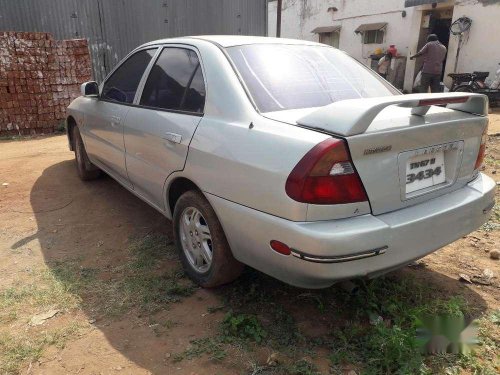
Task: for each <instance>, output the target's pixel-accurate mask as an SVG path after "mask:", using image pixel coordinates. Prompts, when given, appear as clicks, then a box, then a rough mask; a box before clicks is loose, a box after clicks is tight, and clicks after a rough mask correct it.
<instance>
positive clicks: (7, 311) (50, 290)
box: [0, 270, 81, 321]
mask: <svg viewBox="0 0 500 375" xmlns="http://www.w3.org/2000/svg"><path fill="white" fill-rule="evenodd" d="M33 278H34V280H33V281H32V282H31V283H29V284H22V283H21V282H18V283H16V284H14V285H12V286H10V287H7V288H5V289H2V290H0V321H4V320H6V319H7V320H12V319H13V318H17V317H18V316H19V315H26V314H30V313H33V312H34V311H35V310H39V309H42V308H48V307H52V308H58V309H62V310H64V309H71V308H74V307H76V306H78V305H79V304H80V302H81V298H80V297H79V296H78V295H76V294H74V293H73V291H72V290H70V289H69V288H68V284H67V283H66V282H65V281H64V280H61V279H60V278H59V277H58V276H57V275H56V274H55V273H53V272H52V270H43V271H40V272H38V273H36V274H35V275H34V276H33Z"/></svg>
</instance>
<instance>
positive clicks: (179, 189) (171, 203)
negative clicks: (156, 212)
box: [166, 176, 203, 218]
mask: <svg viewBox="0 0 500 375" xmlns="http://www.w3.org/2000/svg"><path fill="white" fill-rule="evenodd" d="M189 190H196V191H199V192H201V193H202V194H203V192H202V190H201V189H200V188H199V187H198V185H196V184H195V183H194V182H193V181H192V180H190V179H189V178H187V177H183V176H179V177H176V178H174V179H173V180H172V181H171V182H170V184H169V185H168V190H167V202H166V203H167V205H166V206H167V207H166V208H167V214H169V216H170V218H173V215H174V208H175V203H176V202H177V200H178V199H179V198H180V196H181V195H182V194H184V193H185V192H187V191H189Z"/></svg>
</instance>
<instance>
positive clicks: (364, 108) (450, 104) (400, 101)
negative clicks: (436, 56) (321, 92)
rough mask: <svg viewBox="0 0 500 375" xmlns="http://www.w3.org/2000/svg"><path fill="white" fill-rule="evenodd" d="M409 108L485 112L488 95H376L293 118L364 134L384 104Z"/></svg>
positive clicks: (343, 132)
mask: <svg viewBox="0 0 500 375" xmlns="http://www.w3.org/2000/svg"><path fill="white" fill-rule="evenodd" d="M391 105H394V106H398V107H404V108H412V111H411V113H412V115H416V116H424V115H425V114H426V113H427V111H428V110H429V108H430V106H432V105H443V106H446V108H450V109H455V110H457V111H462V112H467V113H471V114H474V115H478V116H487V115H488V97H487V96H486V95H481V94H473V93H461V92H451V93H442V94H409V95H395V96H384V97H380V98H367V99H349V100H341V101H338V102H335V103H332V104H329V105H327V106H324V107H321V108H319V109H318V110H316V111H314V112H312V113H310V114H308V115H306V116H304V117H302V118H300V119H298V120H297V123H298V124H299V125H303V126H307V127H310V128H315V129H324V130H327V131H330V132H332V133H334V134H338V135H342V136H350V135H356V134H362V133H364V132H365V131H366V130H367V129H368V127H369V126H370V124H371V123H372V121H373V120H374V119H375V117H377V115H378V114H379V113H380V112H381V111H382V110H383V109H384V108H386V107H388V106H391Z"/></svg>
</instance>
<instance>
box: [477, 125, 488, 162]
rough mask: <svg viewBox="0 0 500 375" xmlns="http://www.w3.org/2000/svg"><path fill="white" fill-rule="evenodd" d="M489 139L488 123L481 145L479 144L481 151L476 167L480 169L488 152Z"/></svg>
mask: <svg viewBox="0 0 500 375" xmlns="http://www.w3.org/2000/svg"><path fill="white" fill-rule="evenodd" d="M487 140H488V125H486V128H484V131H483V135H482V136H481V145H480V146H479V152H478V154H477V159H476V164H475V165H474V169H475V170H476V169H479V168H481V166H482V165H483V160H484V154H485V153H486V141H487Z"/></svg>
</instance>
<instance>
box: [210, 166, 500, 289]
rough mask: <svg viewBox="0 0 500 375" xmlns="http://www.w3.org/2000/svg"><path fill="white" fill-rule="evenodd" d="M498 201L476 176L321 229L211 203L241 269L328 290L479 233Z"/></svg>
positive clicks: (321, 225)
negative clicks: (276, 245)
mask: <svg viewBox="0 0 500 375" xmlns="http://www.w3.org/2000/svg"><path fill="white" fill-rule="evenodd" d="M494 193H495V182H494V181H493V180H492V179H491V178H489V177H487V176H485V175H483V174H479V176H478V177H477V178H476V179H475V180H474V181H472V182H470V183H469V184H468V185H466V186H465V187H463V188H461V189H459V190H456V191H454V192H452V193H449V194H445V195H443V196H441V197H438V198H435V199H432V200H429V201H427V202H424V203H421V204H417V205H415V206H411V207H408V208H404V209H401V210H398V211H393V212H390V213H387V214H383V215H378V216H373V215H363V216H357V217H352V218H348V219H341V220H332V221H316V222H293V221H289V220H286V219H282V218H278V217H276V216H272V215H268V214H266V213H263V212H260V211H256V210H253V209H251V208H248V207H245V206H241V205H239V204H236V203H233V202H230V201H227V200H225V199H222V198H219V197H216V196H213V195H210V194H207V198H208V199H209V201H210V203H211V204H212V206H213V207H214V209H215V211H216V213H217V215H218V217H219V219H220V221H221V223H222V226H223V228H224V231H225V234H226V237H227V239H228V241H229V244H230V246H231V249H232V250H233V254H234V256H235V257H236V258H237V259H238V260H239V261H241V262H243V263H245V264H247V265H249V266H251V267H253V268H256V269H258V270H260V271H262V272H264V273H267V274H269V275H271V276H273V277H275V278H277V279H280V280H282V281H284V282H286V283H288V284H292V285H295V286H299V287H304V288H323V287H328V286H330V285H332V284H333V283H335V282H336V281H338V280H342V279H351V278H356V277H366V276H368V277H373V276H377V275H379V274H383V273H385V272H388V271H390V270H392V269H397V268H399V267H401V266H403V265H405V264H408V263H410V262H411V261H413V260H415V259H418V258H421V257H423V256H425V255H427V254H429V253H431V252H433V251H435V250H437V249H439V248H441V247H443V246H445V245H447V244H449V243H451V242H453V241H455V240H456V239H458V238H460V237H462V236H464V235H466V234H468V233H470V232H472V231H474V230H475V229H477V228H478V227H480V226H481V225H482V224H483V223H485V222H486V221H487V220H488V218H489V216H490V212H491V209H492V207H493V205H494ZM271 240H278V241H281V242H284V243H286V244H287V245H288V246H290V247H291V248H292V249H294V253H295V254H294V255H295V256H293V255H289V256H285V255H281V254H278V253H276V252H274V251H273V250H272V249H271V248H270V246H269V242H270V241H271ZM365 254H368V256H364V255H365ZM358 255H361V256H360V257H359V256H358ZM318 259H319V261H318ZM325 259H326V261H325Z"/></svg>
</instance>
